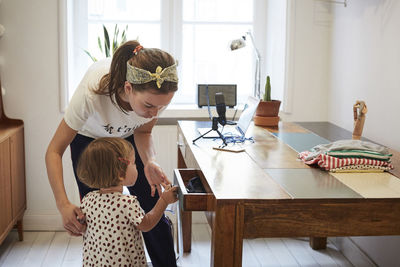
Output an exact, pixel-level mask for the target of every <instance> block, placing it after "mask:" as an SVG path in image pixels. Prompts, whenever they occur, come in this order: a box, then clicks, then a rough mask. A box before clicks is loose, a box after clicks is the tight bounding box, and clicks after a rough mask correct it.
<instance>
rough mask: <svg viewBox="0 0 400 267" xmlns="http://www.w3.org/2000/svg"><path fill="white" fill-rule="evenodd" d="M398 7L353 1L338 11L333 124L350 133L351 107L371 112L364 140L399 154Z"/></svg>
mask: <svg viewBox="0 0 400 267" xmlns="http://www.w3.org/2000/svg"><path fill="white" fill-rule="evenodd" d="M399 29H400V2H399V1H397V0H385V1H383V0H351V1H349V5H348V7H347V8H335V23H334V25H333V31H332V73H331V75H332V79H331V80H332V82H331V84H330V87H331V90H330V92H329V96H330V97H329V118H330V120H331V121H332V122H334V123H337V124H339V125H341V126H343V127H345V128H347V129H351V128H352V121H351V120H349V118H351V116H352V115H351V111H350V110H349V109H351V106H352V105H353V104H354V103H355V101H356V100H364V101H365V102H366V104H367V106H368V113H367V119H366V122H365V126H364V135H365V136H366V137H368V138H370V139H372V140H375V141H377V142H380V143H382V144H384V145H387V146H391V147H393V148H394V149H396V150H400V139H399V136H400V124H399V123H398V120H397V119H396V116H397V114H400V105H399V99H400V86H399V85H400V75H399V70H400V35H399Z"/></svg>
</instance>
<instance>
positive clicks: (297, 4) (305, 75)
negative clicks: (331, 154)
mask: <svg viewBox="0 0 400 267" xmlns="http://www.w3.org/2000/svg"><path fill="white" fill-rule="evenodd" d="M270 1H272V2H275V1H279V0H270ZM289 2H290V5H289V6H288V7H289V8H290V10H289V12H288V16H289V17H290V21H291V25H290V27H289V29H290V32H289V33H288V34H289V39H288V40H289V41H290V42H292V43H291V44H289V62H287V63H288V66H287V67H288V68H289V70H291V72H290V73H289V77H288V81H287V90H288V91H289V92H291V96H289V99H288V100H289V106H288V107H287V108H288V109H289V111H290V113H281V114H280V116H281V118H282V119H283V120H286V121H326V120H327V119H328V109H327V104H328V93H327V92H328V91H327V88H328V85H329V76H328V75H329V64H327V63H328V62H329V61H330V36H331V27H330V23H329V21H330V16H331V14H330V12H329V9H330V8H331V5H330V4H326V3H323V2H321V1H314V0H300V1H295V0H289Z"/></svg>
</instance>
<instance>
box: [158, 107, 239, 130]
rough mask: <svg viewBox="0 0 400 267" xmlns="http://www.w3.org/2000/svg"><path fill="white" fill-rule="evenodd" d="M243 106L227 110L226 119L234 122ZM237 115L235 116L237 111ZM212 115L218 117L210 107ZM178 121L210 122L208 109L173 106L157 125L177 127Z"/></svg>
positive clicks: (164, 113)
mask: <svg viewBox="0 0 400 267" xmlns="http://www.w3.org/2000/svg"><path fill="white" fill-rule="evenodd" d="M242 109H243V105H237V106H235V107H234V108H229V107H227V108H226V117H227V119H228V120H232V119H233V116H235V118H236V119H237V118H239V116H240V114H241V112H242ZM236 110H237V112H236V115H235V111H236ZM210 111H211V114H212V115H213V116H216V115H217V112H216V111H215V107H210ZM178 120H209V114H208V109H207V107H202V108H199V107H198V106H197V105H196V104H172V105H169V106H168V107H167V109H166V110H164V111H163V113H161V115H160V117H159V118H158V122H157V125H176V123H177V121H178Z"/></svg>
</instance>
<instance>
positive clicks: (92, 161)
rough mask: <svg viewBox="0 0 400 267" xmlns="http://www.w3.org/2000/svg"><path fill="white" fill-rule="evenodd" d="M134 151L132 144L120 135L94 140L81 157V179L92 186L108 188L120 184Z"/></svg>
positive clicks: (79, 171)
mask: <svg viewBox="0 0 400 267" xmlns="http://www.w3.org/2000/svg"><path fill="white" fill-rule="evenodd" d="M132 152H134V149H133V147H132V144H131V143H129V142H128V141H126V140H125V139H122V138H118V137H103V138H98V139H96V140H94V141H92V142H91V143H90V144H89V145H88V146H87V147H86V148H85V150H84V151H83V153H82V155H81V156H80V158H79V162H78V167H77V174H78V177H79V180H81V181H82V182H83V183H84V184H86V185H87V186H89V187H91V188H107V187H112V186H117V185H119V184H120V182H121V181H120V179H119V178H120V177H125V173H126V168H127V163H126V161H125V160H124V159H127V158H128V157H129V156H130V155H131V153H132Z"/></svg>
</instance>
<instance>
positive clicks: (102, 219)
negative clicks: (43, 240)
mask: <svg viewBox="0 0 400 267" xmlns="http://www.w3.org/2000/svg"><path fill="white" fill-rule="evenodd" d="M77 171H78V177H79V179H80V180H81V181H82V182H83V183H85V184H86V185H88V186H89V187H91V188H100V189H99V190H97V191H92V192H90V193H88V194H87V195H86V196H85V197H84V198H83V200H82V204H81V210H82V212H83V213H84V214H85V216H86V224H87V228H86V232H85V234H84V235H83V237H84V239H83V240H84V242H83V266H104V265H107V266H147V265H146V256H145V253H144V249H143V240H142V235H141V232H140V231H144V232H147V231H150V230H151V229H152V228H153V227H154V226H155V225H156V224H157V223H158V222H159V220H160V218H161V217H162V215H163V213H164V210H165V208H166V207H167V205H168V204H171V203H174V202H176V201H177V192H178V191H177V187H171V186H167V185H163V186H164V188H165V190H164V192H163V193H162V194H161V196H160V198H159V200H158V201H157V203H156V205H155V206H154V207H153V209H152V210H151V211H150V212H148V213H147V214H145V213H144V211H143V210H142V208H141V207H140V205H139V201H138V200H137V198H136V196H133V195H123V194H122V189H123V186H132V185H134V184H135V182H136V179H137V176H138V172H137V169H136V165H135V151H134V149H133V147H132V145H131V144H130V143H129V142H128V141H126V140H125V139H122V138H115V137H105V138H98V139H96V140H94V141H93V142H91V143H90V144H89V145H88V146H87V147H86V149H85V150H84V151H83V153H82V155H81V157H80V159H79V163H78V168H77Z"/></svg>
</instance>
